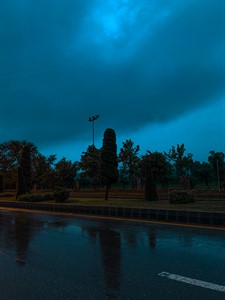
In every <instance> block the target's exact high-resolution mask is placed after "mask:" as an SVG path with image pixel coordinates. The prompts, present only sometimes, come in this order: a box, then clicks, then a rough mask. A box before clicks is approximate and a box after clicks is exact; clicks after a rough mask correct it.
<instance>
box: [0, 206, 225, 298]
mask: <svg viewBox="0 0 225 300" xmlns="http://www.w3.org/2000/svg"><path fill="white" fill-rule="evenodd" d="M224 250H225V233H224V232H222V231H221V232H219V231H213V230H200V229H194V228H181V227H180V228H175V227H172V226H160V225H152V224H146V223H134V222H129V221H123V222H122V221H114V220H107V219H90V218H88V219H85V218H76V217H66V216H59V215H51V214H35V213H21V212H20V213H19V212H4V211H0V268H1V275H0V289H1V299H159V300H160V299H164V300H165V299H174V300H176V299H189V297H190V295H191V294H193V288H192V289H191V288H190V287H187V286H185V285H182V284H180V283H173V284H171V282H170V283H169V282H167V281H166V280H165V279H163V278H161V277H159V276H158V274H159V273H160V272H163V271H167V272H172V273H175V274H180V275H185V276H189V277H192V278H193V277H194V278H195V277H197V278H199V279H202V280H208V281H211V282H212V281H213V282H215V283H218V284H223V283H224V281H223V271H224V268H225V258H224V255H223V251H224ZM209 270H210V272H209ZM221 276H222V278H221ZM168 284H169V286H168ZM185 291H186V294H185ZM194 296H195V297H196V298H198V299H204V300H205V298H207V297H210V298H209V299H219V298H217V297H219V296H221V295H218V294H217V293H216V292H213V291H210V292H209V291H207V290H204V289H203V288H202V289H197V288H194ZM192 298H193V297H192Z"/></svg>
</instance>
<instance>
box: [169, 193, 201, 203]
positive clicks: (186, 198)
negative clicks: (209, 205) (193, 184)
mask: <svg viewBox="0 0 225 300" xmlns="http://www.w3.org/2000/svg"><path fill="white" fill-rule="evenodd" d="M169 202H170V203H172V204H187V203H193V202H195V199H194V194H193V193H192V192H187V191H172V192H170V193H169Z"/></svg>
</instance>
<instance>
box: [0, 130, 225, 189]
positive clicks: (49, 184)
mask: <svg viewBox="0 0 225 300" xmlns="http://www.w3.org/2000/svg"><path fill="white" fill-rule="evenodd" d="M109 134H110V133H109ZM111 134H112V132H111ZM105 138H106V140H107V137H105ZM110 139H111V140H109V141H106V143H109V144H107V145H109V146H107V145H106V148H105V149H108V150H109V148H110V147H111V146H110V145H111V144H110V143H114V142H115V141H114V140H115V137H114V136H113V134H112V136H111V137H110ZM24 145H27V146H28V147H29V149H30V153H31V168H32V187H33V189H55V188H56V187H63V188H71V189H74V188H77V189H80V188H98V187H102V186H103V184H104V185H106V186H107V180H108V179H106V178H110V172H114V173H113V174H112V176H111V177H112V178H111V179H110V180H111V181H110V185H111V183H113V182H114V183H115V185H116V186H117V187H123V188H125V187H131V188H137V187H139V188H143V187H144V185H145V171H146V166H147V165H149V164H150V165H151V172H152V176H153V178H154V180H155V182H157V185H158V186H162V187H164V188H166V187H168V186H170V185H177V184H180V180H181V177H182V176H183V177H185V178H187V179H188V180H189V183H190V186H191V188H194V187H195V186H196V185H197V184H198V185H199V184H202V185H204V186H205V187H207V188H211V187H212V186H211V182H216V184H217V187H218V188H224V181H225V161H224V160H225V155H224V153H222V152H215V151H210V152H209V156H208V161H207V162H200V161H196V160H194V159H193V154H192V153H186V149H185V145H184V144H181V145H176V146H172V147H171V149H170V150H169V151H168V152H158V151H154V152H152V151H150V150H147V151H146V153H145V154H144V155H140V146H139V145H135V144H134V142H133V141H132V140H130V139H129V140H126V141H125V142H123V143H122V148H121V149H120V150H119V151H117V157H114V158H113V159H114V162H115V164H116V163H117V162H118V167H117V165H116V168H114V169H112V167H110V165H107V164H105V165H104V163H103V162H102V161H104V159H105V161H106V162H107V161H108V160H109V159H111V156H112V154H111V152H110V151H111V150H109V151H108V150H104V151H105V152H104V151H103V150H102V148H101V149H98V148H96V147H95V146H93V145H92V146H88V148H87V150H86V151H84V152H82V154H81V158H80V161H74V162H73V161H71V160H68V159H66V158H65V157H64V158H62V159H61V160H59V161H57V156H56V155H55V154H52V155H49V156H45V155H43V154H41V153H40V152H39V150H38V148H37V146H36V145H34V144H33V143H31V142H28V141H18V140H11V141H7V142H4V143H1V144H0V173H1V174H2V175H1V176H0V186H1V185H3V184H4V187H5V189H15V188H16V180H17V168H18V163H19V153H20V150H21V149H22V147H23V146H24ZM103 146H104V139H103ZM107 147H108V148H107ZM113 147H114V148H113V149H114V150H115V151H116V144H115V145H114V146H113ZM114 150H113V151H114ZM107 151H108V152H107ZM113 170H114V171H113ZM117 172H118V174H117ZM104 174H105V175H104ZM103 176H106V178H105V179H104V178H103ZM2 178H4V183H3V179H2ZM1 182H2V183H1Z"/></svg>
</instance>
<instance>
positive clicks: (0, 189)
mask: <svg viewBox="0 0 225 300" xmlns="http://www.w3.org/2000/svg"><path fill="white" fill-rule="evenodd" d="M3 192H4V176H3V174H0V193H3Z"/></svg>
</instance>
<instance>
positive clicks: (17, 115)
mask: <svg viewBox="0 0 225 300" xmlns="http://www.w3.org/2000/svg"><path fill="white" fill-rule="evenodd" d="M224 21H225V20H224V5H223V1H220V0H212V1H210V0H197V1H196V0H193V1H191V0H190V1H180V2H178V1H149V0H146V1H144V0H142V1H135V0H130V1H129V0H112V1H111V0H105V1H100V0H99V1H98V0H90V1H83V0H79V1H78V0H76V1H72V0H57V1H55V0H54V1H53V0H46V1H44V0H38V1H37V0H32V1H30V0H20V1H13V0H8V1H4V2H3V1H2V3H1V4H0V45H1V47H0V103H1V110H0V126H1V128H3V129H4V130H3V131H1V136H0V140H7V139H12V138H20V139H28V140H31V141H33V142H35V143H38V144H39V145H42V146H43V145H49V144H54V143H59V142H63V141H70V140H85V139H87V138H88V137H89V135H90V133H89V132H88V130H89V129H88V128H89V127H88V126H89V124H88V117H89V116H91V115H93V114H100V118H101V120H99V121H98V126H99V127H100V128H102V129H104V128H107V127H113V128H114V129H115V130H116V132H117V133H121V134H124V133H126V132H131V131H132V130H137V129H139V128H141V127H143V126H146V125H147V124H155V123H158V124H160V123H165V122H169V121H171V120H175V119H176V118H180V116H182V115H185V114H187V113H188V112H190V111H194V110H196V109H198V108H199V107H204V106H205V105H207V104H209V103H210V102H211V103H212V102H213V101H217V100H220V99H222V97H223V96H224V78H225V76H224V74H225V65H224V51H225V49H224V34H225V32H224V28H225V27H224Z"/></svg>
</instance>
